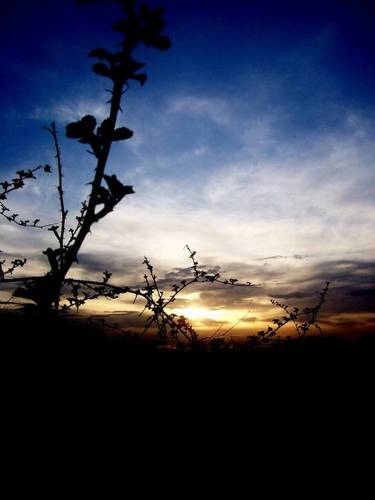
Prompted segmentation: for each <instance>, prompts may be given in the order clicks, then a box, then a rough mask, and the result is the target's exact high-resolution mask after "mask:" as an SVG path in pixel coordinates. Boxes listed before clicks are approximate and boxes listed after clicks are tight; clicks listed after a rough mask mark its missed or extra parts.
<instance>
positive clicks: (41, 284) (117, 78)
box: [0, 0, 328, 350]
mask: <svg viewBox="0 0 375 500" xmlns="http://www.w3.org/2000/svg"><path fill="white" fill-rule="evenodd" d="M86 1H90V0H81V2H80V3H85V2H86ZM115 1H116V2H117V3H118V4H120V6H121V8H122V12H123V15H124V16H123V18H122V19H121V20H120V21H119V22H117V23H115V24H114V25H113V29H114V30H115V31H116V32H118V33H120V34H121V36H122V39H121V41H120V43H119V44H118V47H119V49H118V50H116V51H113V52H112V51H108V50H107V49H104V48H101V47H100V48H96V49H94V50H92V51H91V52H90V53H89V57H92V58H94V59H97V60H98V61H97V62H96V63H95V64H94V65H93V67H92V69H93V71H94V73H95V74H97V75H99V76H101V77H104V78H106V79H108V80H109V81H110V82H111V89H110V90H109V92H110V95H111V98H110V100H109V104H110V109H109V114H108V116H107V117H106V118H105V119H104V120H103V121H102V122H101V123H100V124H98V123H97V120H96V118H95V117H94V116H93V115H86V116H83V117H82V118H81V119H79V120H78V121H76V122H73V123H69V124H68V125H67V126H66V137H68V138H70V139H75V140H78V141H79V142H80V143H81V144H83V145H85V146H88V147H89V148H90V149H89V151H88V152H89V153H90V154H91V155H93V156H94V157H95V158H96V167H95V170H94V175H93V178H92V181H91V183H90V184H91V192H90V194H89V197H88V199H87V200H83V201H82V202H81V208H80V211H79V214H78V215H77V216H76V217H75V226H74V227H68V224H67V216H68V209H67V207H66V200H65V196H64V186H63V178H64V174H63V164H62V155H61V148H60V143H59V139H58V133H57V128H56V125H55V123H52V124H50V125H49V126H46V127H44V129H45V130H46V131H47V132H48V134H49V135H50V136H51V139H52V142H53V146H54V150H55V160H56V161H55V163H56V168H55V171H56V173H57V179H58V184H57V196H58V200H59V213H60V217H59V219H60V220H59V221H58V222H53V223H48V224H41V223H40V219H35V220H28V219H25V218H23V217H20V216H19V214H17V213H12V211H11V210H10V209H9V208H8V207H7V206H6V201H7V199H8V196H9V195H10V194H11V193H12V192H14V191H18V190H20V189H22V188H24V186H25V185H26V183H27V182H29V181H32V180H34V179H36V173H37V172H38V171H43V172H45V173H51V172H52V167H51V166H50V165H49V164H45V165H44V166H43V165H39V166H37V167H35V168H31V169H28V170H20V171H18V172H16V176H15V177H14V178H13V179H12V180H11V181H3V182H1V183H0V186H1V191H0V215H1V216H2V217H4V218H5V219H6V220H7V221H8V222H10V223H14V224H17V225H19V226H23V227H32V228H38V229H43V228H44V229H47V230H48V231H49V232H51V233H52V235H53V237H54V238H55V240H56V246H55V247H54V248H52V247H48V248H47V249H46V250H44V251H43V254H44V255H45V256H46V257H47V260H48V264H49V270H48V272H47V273H46V274H45V275H44V276H29V277H21V278H14V277H9V276H10V275H12V274H13V272H14V271H15V270H16V269H18V268H21V267H23V266H24V265H25V264H26V259H24V258H16V259H14V260H12V261H11V262H10V264H8V267H4V265H5V264H6V260H5V259H4V260H0V281H1V282H3V283H20V282H21V283H22V286H19V287H18V288H17V289H16V290H15V291H14V292H13V296H14V297H18V298H21V299H27V300H31V301H33V302H34V303H35V304H36V306H37V308H38V310H39V311H41V312H43V313H46V312H50V311H52V310H55V311H62V312H66V311H69V310H70V309H75V310H77V311H78V310H79V309H80V307H81V306H83V305H84V304H86V303H87V302H88V301H91V300H95V299H99V298H107V299H116V298H118V297H119V296H120V295H123V294H130V295H132V296H134V302H135V301H137V300H138V299H142V300H144V309H143V311H142V312H141V315H142V314H144V313H145V312H147V313H149V315H148V317H147V318H146V319H145V324H144V328H143V331H142V332H141V333H138V334H137V336H138V337H142V336H144V335H145V334H147V333H148V332H149V331H151V330H155V332H156V333H157V335H158V338H159V340H160V342H161V343H162V344H165V343H167V342H168V343H169V342H171V341H172V342H173V343H175V345H177V346H180V347H181V346H185V345H186V343H187V344H189V345H190V346H193V347H199V346H202V345H205V346H206V347H208V348H209V349H210V350H221V349H226V348H228V347H229V346H230V343H228V342H227V341H226V338H225V337H226V333H228V332H229V331H230V330H231V329H232V328H233V327H232V328H230V329H229V330H227V332H224V333H223V334H220V335H214V336H212V337H210V338H209V339H207V340H206V341H203V340H202V339H199V338H198V335H197V332H196V331H195V330H194V328H193V327H192V325H191V324H190V323H189V321H188V319H187V318H185V317H184V316H181V315H176V314H174V313H173V312H170V311H169V308H171V306H172V305H173V303H174V302H175V300H176V297H177V295H178V294H180V293H181V292H183V291H184V290H186V288H187V287H189V286H191V285H193V284H196V283H219V284H223V285H228V286H236V287H237V286H247V287H252V286H255V285H254V284H253V283H251V282H249V281H248V282H246V283H240V282H239V281H238V279H235V278H229V279H225V278H223V277H222V276H221V274H220V273H217V272H216V273H210V272H209V271H208V270H205V269H203V268H202V267H201V266H200V265H199V263H198V261H197V259H196V252H195V251H192V250H191V249H190V248H189V247H188V246H187V250H188V252H189V259H190V260H191V266H190V268H189V270H190V274H189V275H188V276H187V277H186V279H183V280H181V281H180V282H178V283H175V284H174V285H173V286H172V289H171V290H170V291H166V290H164V289H163V287H162V286H161V285H160V282H159V281H158V279H157V276H156V274H155V272H154V268H153V266H152V264H151V262H150V260H149V259H148V258H146V257H145V259H144V262H143V263H144V265H145V273H144V285H143V286H141V287H139V288H137V287H130V286H124V287H121V286H115V285H112V284H111V283H110V278H111V273H110V272H108V271H104V272H103V278H102V280H101V281H91V280H86V279H83V280H78V279H74V278H70V277H68V273H69V271H70V270H71V267H72V265H73V264H74V262H76V261H77V259H78V256H79V252H80V249H81V246H82V244H83V242H84V240H85V238H86V236H87V235H88V234H89V232H90V231H91V229H92V226H93V225H94V224H95V223H97V222H99V221H100V220H102V219H103V218H104V217H106V216H107V215H108V214H109V213H110V212H112V211H113V210H114V208H115V207H116V206H117V205H118V203H120V201H121V200H122V199H123V198H124V197H126V196H128V195H131V194H134V190H133V186H131V185H125V184H123V183H122V181H120V180H119V179H118V178H117V177H116V175H114V174H111V175H109V174H107V173H106V168H107V164H108V160H109V156H110V152H111V147H112V144H113V143H114V142H119V141H125V140H128V139H131V138H132V136H133V131H132V130H130V129H128V128H127V127H125V126H121V127H118V126H117V121H118V115H119V113H120V112H121V111H122V109H121V101H122V98H123V96H124V93H125V92H126V90H127V89H128V87H129V84H130V82H131V81H136V82H138V83H139V84H140V85H141V86H143V85H144V84H145V82H146V80H147V75H146V74H145V73H140V70H142V68H144V66H145V64H144V63H142V62H140V61H138V60H136V59H135V58H134V51H135V49H136V48H137V47H138V46H140V45H142V44H143V45H144V46H146V47H154V48H156V49H158V50H161V51H164V50H167V49H168V48H169V47H170V45H171V44H170V40H169V38H168V37H167V36H166V35H165V34H164V33H163V31H164V28H165V26H166V22H165V20H164V19H163V15H164V9H162V8H154V9H151V8H150V7H148V6H147V5H145V4H141V5H138V2H137V1H136V0H115ZM327 291H328V283H327V285H326V287H325V288H324V289H323V291H322V292H321V294H320V301H319V303H318V304H317V306H315V307H313V308H305V309H303V310H302V311H300V310H299V309H298V308H294V309H292V310H291V309H290V307H289V306H288V305H286V304H282V303H280V302H278V301H272V303H273V304H274V305H276V306H279V307H281V308H282V309H283V310H284V312H285V313H286V315H285V316H283V317H282V318H281V319H275V320H273V323H274V325H273V326H272V327H271V326H270V327H268V329H267V330H265V331H262V332H258V334H257V335H255V336H250V337H249V339H248V345H253V344H254V345H255V344H256V345H258V344H264V343H267V342H270V341H271V339H276V338H277V333H278V331H279V330H280V329H281V328H282V327H284V326H285V325H286V324H288V323H292V324H293V325H294V327H295V330H296V333H297V335H298V336H304V335H306V334H307V333H308V332H309V331H310V330H311V329H312V328H316V329H317V330H318V331H319V332H321V329H320V326H319V324H318V323H317V317H318V313H319V311H320V308H321V306H322V304H323V302H324V299H325V295H326V293H327ZM62 297H64V300H62ZM302 316H303V317H304V320H303V321H301V318H302ZM113 328H115V329H119V327H117V326H113ZM120 330H121V329H120ZM126 334H127V335H130V336H131V335H132V334H131V333H130V332H128V331H126Z"/></svg>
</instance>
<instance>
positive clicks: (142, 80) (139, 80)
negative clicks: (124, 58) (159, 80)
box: [131, 73, 147, 87]
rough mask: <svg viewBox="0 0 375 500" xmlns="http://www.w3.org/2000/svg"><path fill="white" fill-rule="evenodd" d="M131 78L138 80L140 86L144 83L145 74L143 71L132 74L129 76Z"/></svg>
mask: <svg viewBox="0 0 375 500" xmlns="http://www.w3.org/2000/svg"><path fill="white" fill-rule="evenodd" d="M131 79H132V80H136V81H137V82H139V83H140V84H141V85H142V87H143V85H144V84H145V83H146V80H147V75H146V74H145V73H140V74H139V75H133V76H132V77H131Z"/></svg>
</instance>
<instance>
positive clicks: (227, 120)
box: [167, 95, 233, 126]
mask: <svg viewBox="0 0 375 500" xmlns="http://www.w3.org/2000/svg"><path fill="white" fill-rule="evenodd" d="M167 112H168V113H181V114H183V115H188V116H189V115H190V116H196V117H199V118H200V119H201V120H207V119H209V120H211V121H212V122H214V123H216V124H218V125H221V126H233V116H232V110H231V107H230V106H229V105H228V102H227V101H226V100H225V99H222V98H220V97H210V96H196V95H181V96H174V97H172V98H170V99H169V100H168V102H167Z"/></svg>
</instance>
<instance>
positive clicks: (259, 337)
mask: <svg viewBox="0 0 375 500" xmlns="http://www.w3.org/2000/svg"><path fill="white" fill-rule="evenodd" d="M328 288H329V281H327V282H326V284H325V286H324V288H323V289H322V290H321V291H320V292H319V301H318V303H317V304H316V305H315V306H314V307H305V308H303V309H300V308H298V307H291V306H289V305H288V304H285V303H283V302H279V301H278V300H275V299H271V304H273V305H274V306H277V307H280V308H281V309H282V310H283V311H284V312H285V315H284V316H282V317H281V318H275V319H273V320H272V326H268V328H267V329H266V330H261V331H260V332H258V333H257V334H256V335H250V336H249V337H248V338H247V342H248V345H249V346H252V345H259V344H268V343H270V342H271V341H274V340H275V339H276V340H279V337H278V333H279V331H280V330H281V329H282V328H283V327H285V326H286V325H288V324H290V323H291V324H292V325H293V327H294V331H295V333H296V335H297V337H305V336H306V335H307V334H308V333H309V332H311V330H313V329H315V331H316V332H317V333H319V334H320V335H322V334H323V331H322V328H321V326H320V325H319V323H318V315H319V313H320V310H321V308H322V306H323V304H324V302H325V298H326V295H327V292H328Z"/></svg>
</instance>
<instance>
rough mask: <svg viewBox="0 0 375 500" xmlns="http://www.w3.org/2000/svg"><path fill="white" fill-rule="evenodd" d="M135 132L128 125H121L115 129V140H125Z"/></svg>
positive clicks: (113, 138) (113, 136)
mask: <svg viewBox="0 0 375 500" xmlns="http://www.w3.org/2000/svg"><path fill="white" fill-rule="evenodd" d="M133 134H134V132H133V131H132V130H130V129H128V128H126V127H121V128H118V129H116V130H114V132H113V135H112V140H113V141H124V140H126V139H130V138H131V137H132V136H133Z"/></svg>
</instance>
